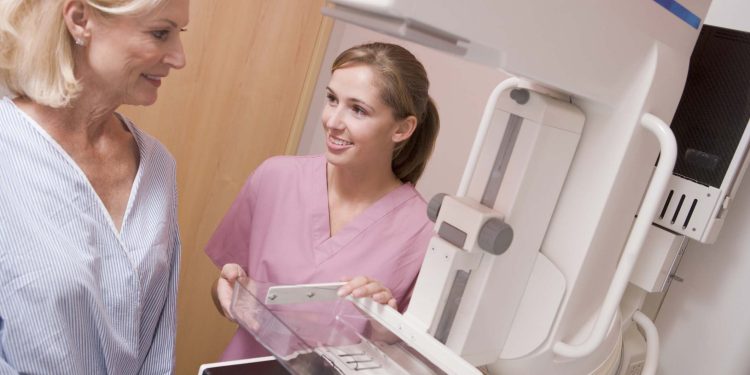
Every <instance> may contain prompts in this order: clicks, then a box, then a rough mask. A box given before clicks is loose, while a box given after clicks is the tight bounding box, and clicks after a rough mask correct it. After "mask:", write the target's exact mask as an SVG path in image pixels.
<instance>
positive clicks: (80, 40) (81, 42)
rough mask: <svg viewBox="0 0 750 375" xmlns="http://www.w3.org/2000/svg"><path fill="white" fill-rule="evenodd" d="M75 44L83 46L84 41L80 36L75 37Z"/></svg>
mask: <svg viewBox="0 0 750 375" xmlns="http://www.w3.org/2000/svg"><path fill="white" fill-rule="evenodd" d="M76 45H77V46H81V47H83V46H84V45H86V43H85V42H84V41H83V39H81V38H76Z"/></svg>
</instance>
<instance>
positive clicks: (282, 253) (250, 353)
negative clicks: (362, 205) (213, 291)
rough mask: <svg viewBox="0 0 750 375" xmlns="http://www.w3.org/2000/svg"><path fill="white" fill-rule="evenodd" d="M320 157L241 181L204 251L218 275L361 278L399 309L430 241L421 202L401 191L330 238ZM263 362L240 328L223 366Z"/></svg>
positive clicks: (280, 161) (285, 161) (271, 279)
mask: <svg viewBox="0 0 750 375" xmlns="http://www.w3.org/2000/svg"><path fill="white" fill-rule="evenodd" d="M326 164H327V162H326V158H325V157H324V156H322V155H317V156H278V157H273V158H270V159H268V160H266V161H265V162H263V163H262V164H261V165H260V166H259V167H258V168H257V169H256V170H255V172H254V173H253V174H252V175H251V176H250V177H249V178H248V180H247V181H246V182H245V185H244V187H243V188H242V190H241V191H240V193H239V195H238V196H237V199H236V200H235V201H234V203H233V204H232V207H231V208H230V209H229V212H228V213H227V214H226V216H225V217H224V219H223V220H222V221H221V223H220V224H219V227H218V228H217V229H216V231H215V232H214V234H213V236H212V237H211V239H210V240H209V242H208V245H206V254H207V255H208V256H209V257H210V258H211V260H212V261H213V262H214V263H215V264H216V265H217V266H218V267H219V268H221V267H222V266H223V265H224V264H227V263H237V264H239V265H241V266H243V268H244V269H245V271H246V272H247V274H248V276H250V277H251V278H253V279H255V280H258V281H261V282H268V283H273V284H306V283H323V282H334V281H340V280H341V278H342V277H344V276H351V277H353V276H358V275H365V276H368V277H371V278H374V279H377V280H378V281H380V282H381V283H383V284H384V285H385V286H386V287H388V288H389V289H390V290H391V291H392V293H393V295H394V297H395V298H396V300H397V301H398V304H399V308H400V309H402V310H403V309H404V308H405V307H406V305H407V304H408V298H409V297H410V293H411V289H412V287H413V285H414V282H415V281H416V277H417V273H418V272H419V268H420V267H421V265H422V260H423V258H424V254H425V251H426V250H427V246H428V243H429V240H430V237H431V236H432V233H433V232H432V226H433V224H432V223H431V222H430V221H429V219H428V218H427V214H426V209H427V206H426V203H425V201H424V200H423V199H422V197H421V196H420V195H419V193H418V192H417V191H416V190H415V189H414V187H413V186H412V185H411V184H403V185H401V186H400V187H398V188H396V189H394V190H393V191H391V192H390V193H388V194H387V195H385V196H384V197H382V198H381V199H380V200H378V201H377V202H375V203H374V204H372V205H371V206H370V207H368V208H367V209H366V210H365V211H364V212H362V213H361V214H360V215H359V216H357V217H356V218H354V219H353V220H352V221H351V222H349V223H348V224H346V226H344V227H343V228H341V229H340V230H339V231H338V232H337V233H336V234H335V235H334V236H331V235H330V232H331V231H330V227H329V215H328V187H327V177H326ZM262 355H268V354H267V352H266V351H265V349H264V348H263V347H262V346H261V345H260V344H258V343H257V342H256V341H255V339H254V338H253V337H252V336H251V335H250V334H249V333H247V332H246V331H245V330H244V329H242V328H240V329H238V330H237V333H236V334H235V336H234V338H233V339H232V341H231V342H230V344H229V346H228V347H227V349H226V350H225V352H224V354H223V355H222V360H232V359H241V358H250V357H257V356H262Z"/></svg>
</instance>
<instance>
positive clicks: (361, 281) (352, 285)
mask: <svg viewBox="0 0 750 375" xmlns="http://www.w3.org/2000/svg"><path fill="white" fill-rule="evenodd" d="M368 282H370V280H369V279H368V278H367V277H365V276H357V277H355V278H351V279H350V280H349V281H348V282H347V283H346V284H345V285H344V286H342V287H341V288H339V290H338V291H337V292H336V294H337V295H338V296H339V297H344V296H347V295H349V294H351V293H352V291H353V290H355V289H357V288H360V287H362V286H364V285H366V284H367V283H368ZM355 297H356V296H355Z"/></svg>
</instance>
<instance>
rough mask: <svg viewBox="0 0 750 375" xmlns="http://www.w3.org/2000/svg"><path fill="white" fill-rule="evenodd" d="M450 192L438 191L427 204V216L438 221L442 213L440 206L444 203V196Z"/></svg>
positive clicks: (433, 220)
mask: <svg viewBox="0 0 750 375" xmlns="http://www.w3.org/2000/svg"><path fill="white" fill-rule="evenodd" d="M446 195H448V194H445V193H438V194H435V196H434V197H432V199H430V203H428V204H427V217H428V218H429V219H430V221H432V222H433V223H434V222H436V221H437V217H438V214H439V213H440V207H441V206H442V205H443V198H445V196H446Z"/></svg>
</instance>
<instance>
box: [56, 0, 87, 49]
mask: <svg viewBox="0 0 750 375" xmlns="http://www.w3.org/2000/svg"><path fill="white" fill-rule="evenodd" d="M62 11H63V14H62V15H63V20H64V21H65V26H66V27H67V28H68V32H70V35H71V36H73V39H74V40H75V42H76V44H78V45H85V44H86V43H87V42H88V39H89V37H90V36H91V32H90V31H89V27H90V25H89V11H90V10H89V7H88V5H87V4H86V3H85V2H83V1H81V0H66V1H65V3H63V9H62Z"/></svg>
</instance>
